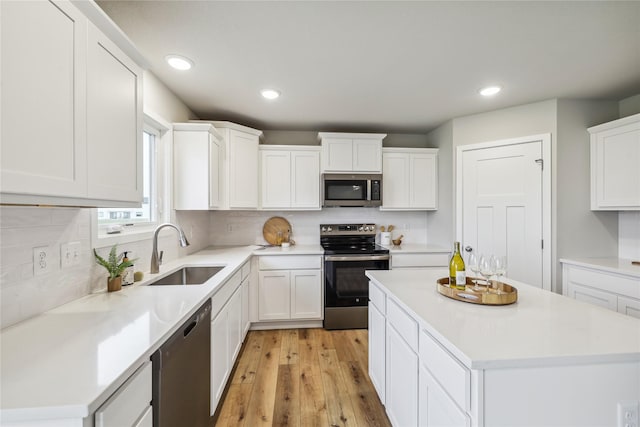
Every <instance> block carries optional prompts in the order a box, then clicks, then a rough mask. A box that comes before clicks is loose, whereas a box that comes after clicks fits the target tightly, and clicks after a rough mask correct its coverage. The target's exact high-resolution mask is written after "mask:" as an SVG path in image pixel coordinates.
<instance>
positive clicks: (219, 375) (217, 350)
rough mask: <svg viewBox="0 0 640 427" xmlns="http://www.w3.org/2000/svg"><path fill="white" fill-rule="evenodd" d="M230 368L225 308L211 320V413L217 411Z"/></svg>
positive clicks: (226, 310) (227, 324)
mask: <svg viewBox="0 0 640 427" xmlns="http://www.w3.org/2000/svg"><path fill="white" fill-rule="evenodd" d="M229 370H230V361H229V321H228V309H227V308H223V309H222V310H221V311H220V312H219V313H218V315H217V316H216V317H215V318H214V319H213V320H212V322H211V408H210V409H211V415H213V414H214V413H215V411H216V406H217V405H218V401H219V400H220V397H221V396H222V392H223V391H224V386H225V381H226V380H227V376H228V375H229Z"/></svg>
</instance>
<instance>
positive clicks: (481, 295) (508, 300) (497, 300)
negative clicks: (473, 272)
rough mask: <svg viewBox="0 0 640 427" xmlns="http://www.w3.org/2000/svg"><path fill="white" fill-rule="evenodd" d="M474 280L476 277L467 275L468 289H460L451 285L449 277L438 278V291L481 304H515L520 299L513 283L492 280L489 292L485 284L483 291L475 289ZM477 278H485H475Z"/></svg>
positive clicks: (459, 299) (454, 297) (456, 298)
mask: <svg viewBox="0 0 640 427" xmlns="http://www.w3.org/2000/svg"><path fill="white" fill-rule="evenodd" d="M473 280H474V278H471V277H467V285H466V286H465V287H466V289H465V290H464V291H463V290H458V289H453V288H450V287H449V278H448V277H444V278H442V279H438V284H437V285H436V286H437V287H438V292H439V293H441V294H442V295H444V296H446V297H449V298H452V299H455V300H458V301H463V302H469V303H471V304H481V305H507V304H513V303H514V302H516V301H517V300H518V290H517V289H516V288H514V287H513V286H511V285H507V284H506V283H502V282H495V281H493V282H491V283H492V287H491V288H490V289H489V292H487V291H485V290H484V289H485V288H486V287H485V286H482V285H481V287H482V288H483V290H482V291H474V290H473ZM475 280H483V279H475Z"/></svg>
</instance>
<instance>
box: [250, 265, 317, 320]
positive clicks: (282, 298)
mask: <svg viewBox="0 0 640 427" xmlns="http://www.w3.org/2000/svg"><path fill="white" fill-rule="evenodd" d="M258 264H259V268H260V271H259V279H258V320H260V321H273V320H294V319H295V320H301V319H304V320H319V319H322V317H323V307H324V306H323V303H322V301H323V292H322V274H321V266H322V257H321V256H319V255H292V256H283V255H271V256H269V255H265V256H260V258H259V260H258Z"/></svg>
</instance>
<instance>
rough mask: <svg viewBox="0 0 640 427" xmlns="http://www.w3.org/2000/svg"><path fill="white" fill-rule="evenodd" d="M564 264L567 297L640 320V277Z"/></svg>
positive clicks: (563, 286) (563, 279)
mask: <svg viewBox="0 0 640 427" xmlns="http://www.w3.org/2000/svg"><path fill="white" fill-rule="evenodd" d="M561 262H562V292H563V294H564V295H565V296H568V297H570V298H574V299H577V300H579V301H584V302H588V303H590V304H595V305H599V306H601V307H604V308H608V309H609V310H613V311H617V312H619V313H623V314H626V315H629V316H633V317H637V318H638V319H640V277H637V276H632V275H630V274H624V273H614V272H611V271H606V270H604V269H599V268H598V267H597V266H595V265H594V266H592V267H586V266H582V265H574V264H571V263H568V262H567V261H564V260H563V261H561Z"/></svg>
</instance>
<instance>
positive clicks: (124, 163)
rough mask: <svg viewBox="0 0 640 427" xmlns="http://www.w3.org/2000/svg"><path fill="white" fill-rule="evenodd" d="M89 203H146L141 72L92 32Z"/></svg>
mask: <svg viewBox="0 0 640 427" xmlns="http://www.w3.org/2000/svg"><path fill="white" fill-rule="evenodd" d="M88 34H89V43H88V52H87V54H88V59H89V60H88V62H87V64H88V66H87V140H88V145H87V154H88V171H89V198H92V199H105V200H119V201H124V202H134V203H140V202H142V69H140V67H138V66H137V65H136V64H135V62H133V61H132V60H131V59H129V58H128V57H127V56H126V55H125V54H124V53H123V52H122V51H121V50H120V49H119V48H118V47H117V46H116V45H115V43H113V42H111V41H110V40H109V39H108V38H107V37H106V36H105V35H104V34H103V33H102V32H100V31H99V30H98V29H97V28H96V27H95V26H94V25H93V24H91V23H89V28H88Z"/></svg>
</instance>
